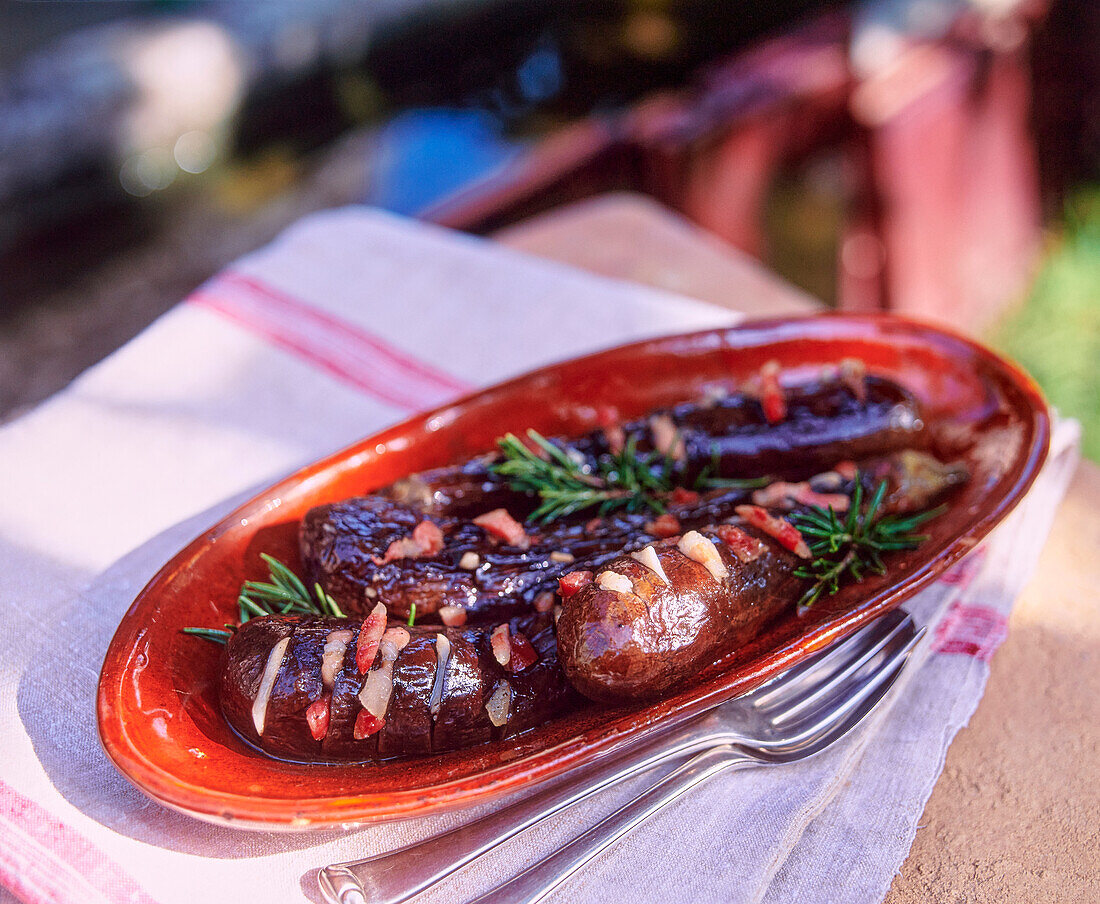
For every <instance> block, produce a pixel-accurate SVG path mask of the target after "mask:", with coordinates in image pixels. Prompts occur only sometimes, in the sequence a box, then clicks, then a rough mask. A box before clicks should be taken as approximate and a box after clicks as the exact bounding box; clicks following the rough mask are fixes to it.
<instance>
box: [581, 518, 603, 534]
mask: <svg viewBox="0 0 1100 904" xmlns="http://www.w3.org/2000/svg"><path fill="white" fill-rule="evenodd" d="M601 524H603V518H598V517H597V518H589V519H588V520H587V521H585V522H584V532H585V533H586V534H590V533H592V531H594V530H599V529H600V525H601Z"/></svg>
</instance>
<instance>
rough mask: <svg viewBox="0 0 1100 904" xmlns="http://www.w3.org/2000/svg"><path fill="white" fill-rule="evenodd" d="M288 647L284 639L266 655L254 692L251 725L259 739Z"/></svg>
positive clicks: (287, 639)
mask: <svg viewBox="0 0 1100 904" xmlns="http://www.w3.org/2000/svg"><path fill="white" fill-rule="evenodd" d="M288 646H290V638H289V637H284V638H283V639H282V640H280V641H279V642H278V643H277V644H275V646H273V647H272V648H271V652H270V653H268V654H267V665H265V666H264V676H263V678H261V679H260V689H259V690H258V691H257V692H256V699H255V700H254V701H253V703H252V724H253V725H255V726H256V734H258V735H260V736H261V737H263V733H264V723H265V722H266V721H267V704H268V701H269V700H270V699H271V692H272V690H274V688H275V679H276V678H278V677H279V666H281V665H282V664H283V658H284V657H285V656H286V648H287V647H288Z"/></svg>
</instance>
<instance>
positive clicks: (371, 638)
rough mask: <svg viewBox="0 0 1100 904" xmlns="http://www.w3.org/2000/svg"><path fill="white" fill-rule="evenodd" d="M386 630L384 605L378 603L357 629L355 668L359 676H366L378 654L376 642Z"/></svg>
mask: <svg viewBox="0 0 1100 904" xmlns="http://www.w3.org/2000/svg"><path fill="white" fill-rule="evenodd" d="M385 630H386V605H385V603H378V604H377V605H375V607H374V608H373V609H372V610H371V613H370V615H368V616H367V618H366V620H365V621H364V622H363V627H361V628H360V629H359V640H358V641H356V644H355V668H356V670H358V672H359V674H360V675H364V674H366V672H367V670H368V669H370V667H371V664H372V663H373V662H374V655H375V653H377V652H378V642H379V641H380V640H381V639H382V634H383V633H384V632H385Z"/></svg>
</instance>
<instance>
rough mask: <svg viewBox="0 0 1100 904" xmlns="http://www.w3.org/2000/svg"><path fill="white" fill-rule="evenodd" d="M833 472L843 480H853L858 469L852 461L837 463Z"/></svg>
mask: <svg viewBox="0 0 1100 904" xmlns="http://www.w3.org/2000/svg"><path fill="white" fill-rule="evenodd" d="M833 470H834V471H836V472H837V474H839V475H840V476H841V477H843V478H844V479H845V480H855V479H856V474H858V473H859V468H857V467H856V463H855V462H854V461H838V462H837V464H836V467H835V468H833Z"/></svg>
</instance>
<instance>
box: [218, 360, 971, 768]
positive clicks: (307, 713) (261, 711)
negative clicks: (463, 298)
mask: <svg viewBox="0 0 1100 904" xmlns="http://www.w3.org/2000/svg"><path fill="white" fill-rule="evenodd" d="M601 414H602V421H603V422H604V426H603V427H602V428H601V429H598V430H596V431H593V432H591V433H589V434H587V435H585V436H581V437H575V438H554V439H551V440H547V439H545V438H543V437H541V436H539V435H538V434H535V433H532V434H531V435H530V436H529V437H528V438H527V440H526V442H523V441H520V440H519V439H517V438H516V437H514V436H511V435H509V436H508V437H505V438H503V439H502V441H501V443H500V450H499V451H498V452H496V453H493V454H490V455H485V456H481V457H478V458H475V459H472V460H470V461H468V462H465V463H463V464H460V465H457V466H453V467H449V468H440V469H435V470H432V471H426V472H422V473H419V474H414V475H411V476H409V477H406V478H404V479H402V480H399V481H398V482H396V483H395V484H392V485H391V486H389V487H387V488H386V489H383V490H380V491H378V492H376V493H374V494H372V495H369V496H359V497H354V498H351V499H347V500H344V501H341V502H336V503H332V504H329V505H322V506H318V507H316V508H314V509H312V510H310V511H309V512H308V513H307V514H306V516H305V517H304V518H303V520H302V522H301V527H300V534H299V539H300V552H301V557H302V562H303V565H304V570H305V578H306V581H305V584H300V583H299V584H297V585H296V586H298V587H300V590H301V593H305V598H306V599H307V600H312V599H313V598H316V600H318V601H319V603H320V606H319V612H320V613H321V614H319V615H295V614H280V613H282V612H283V610H284V609H289V611H290V612H294V611H301V610H300V609H297V610H295V609H294V608H293V607H292V606H290V604H287V605H285V606H284V605H281V604H280V602H279V601H280V599H281V597H280V596H279V593H278V592H274V591H273V592H272V593H271V595H270V599H269V600H268V602H269V606H268V608H267V609H266V610H258V611H273V612H275V613H276V614H271V615H263V616H261V617H255V618H251V619H249V620H247V621H246V622H245V623H244V624H242V625H241V626H240V627H239V628H237V629H235V630H233V631H231V632H229V634H230V636H229V637H228V642H227V644H226V653H225V657H224V665H223V674H222V677H221V702H222V709H223V712H224V714H225V716H226V718H227V719H228V721H229V722H230V724H231V725H232V726H233V727H234V729H235V730H236V731H237V732H238V733H239V734H240V735H241V736H242V737H244V738H245V739H247V740H248V741H249V742H250V743H252V744H254V745H255V746H257V747H259V748H260V749H261V750H263V751H265V752H266V753H268V754H270V755H272V756H276V757H279V758H285V759H289V760H295V761H304V762H337V761H351V762H358V761H371V760H378V759H388V758H392V757H404V756H413V755H418V754H427V753H438V752H443V751H448V750H456V749H461V748H465V747H470V746H473V745H478V744H481V743H484V742H486V741H490V740H496V739H501V738H510V737H514V736H516V735H519V734H522V733H523V732H525V731H526V730H528V729H530V728H533V727H536V726H538V725H541V724H544V723H546V722H547V721H548V720H551V719H554V718H555V717H557V716H560V715H563V714H565V713H568V712H570V711H572V710H574V709H576V708H578V707H579V706H581V705H583V704H584V701H585V698H588V699H590V700H595V701H601V702H604V701H608V702H633V701H642V700H650V699H654V698H657V697H660V696H661V695H664V694H668V693H671V692H674V691H676V690H678V689H679V688H681V687H683V686H685V685H686V684H689V683H691V682H692V681H693V680H695V679H696V678H697V677H698V676H699V675H700V674H705V673H706V670H707V668H708V667H710V666H712V665H713V664H714V663H716V662H718V661H719V660H721V659H722V657H723V656H725V655H727V654H729V653H730V652H731V651H732V650H734V649H735V648H737V647H738V646H740V645H743V644H745V643H746V642H748V641H750V640H751V639H752V638H753V637H754V636H756V634H757V633H758V632H759V631H760V630H761V628H762V627H764V626H765V625H767V624H768V623H769V622H770V621H771V620H773V619H775V618H778V617H779V616H781V615H782V614H784V613H790V612H793V611H795V610H796V609H799V608H802V607H806V606H810V605H812V604H813V603H814V602H815V601H817V600H818V599H819V598H820V597H821V596H822V595H828V594H830V593H832V592H834V591H835V590H836V589H837V588H838V587H839V586H840V585H841V584H842V583H847V582H853V581H858V580H859V579H860V578H861V577H862V576H863V574H865V573H867V572H868V571H875V572H878V573H882V572H883V571H887V573H888V569H889V565H890V560H891V557H892V555H895V554H897V553H898V552H899V551H901V550H906V549H912V548H914V547H916V546H917V545H918V544H919V543H920V541H921V539H922V536H921V535H920V533H919V525H920V524H921V523H922V522H923V521H925V520H928V518H930V517H935V516H936V514H937V510H934V509H932V508H931V507H932V506H933V505H935V504H936V502H938V501H939V499H940V498H941V497H943V496H944V495H945V494H946V493H947V492H948V491H949V490H950V489H951V488H952V487H954V486H957V485H959V484H961V483H962V482H964V481H965V480H966V479H967V474H966V469H965V468H964V467H963V466H962V465H961V464H956V463H952V462H944V461H941V460H940V459H939V458H937V457H936V456H935V455H934V454H932V452H931V451H930V450H931V449H933V447H934V445H935V443H934V442H933V437H932V436H931V435H930V431H929V428H928V426H927V425H926V423H925V420H924V418H923V416H922V412H921V410H920V406H919V404H918V403H917V401H916V400H915V398H914V397H913V396H912V395H911V394H910V393H909V392H907V391H906V390H905V389H904V388H903V387H901V386H900V385H898V384H897V383H895V382H892V381H890V380H888V379H885V378H884V377H880V376H876V375H874V374H868V373H866V372H865V371H864V368H863V366H862V365H861V364H860V362H858V361H853V360H846V361H843V362H841V363H839V364H838V365H837V366H835V367H829V368H826V369H825V370H824V371H823V372H821V373H819V374H817V375H815V376H814V377H813V378H812V379H805V378H801V379H797V380H796V379H793V378H785V377H784V375H783V374H782V373H781V372H780V369H779V366H778V364H775V363H773V362H769V363H768V364H765V365H764V366H763V367H762V368H761V369H760V371H759V373H758V374H757V375H756V376H755V377H754V378H753V379H752V380H750V381H748V383H747V384H746V385H744V386H742V387H741V388H740V391H737V392H733V391H729V390H726V391H715V392H713V393H710V394H708V395H707V397H705V398H703V399H696V400H691V401H686V402H684V403H682V404H678V405H675V406H673V407H671V408H667V409H662V410H657V411H654V412H651V413H650V414H649V415H648V416H646V417H644V418H641V419H638V420H633V421H627V422H619V420H618V419H617V418H616V417H615V412H614V411H606V412H602V413H601ZM274 574H275V572H274V571H273V576H274ZM296 580H297V579H296V578H294V577H293V575H289V576H288V577H287V578H286V581H288V582H290V583H293V582H294V581H296ZM307 584H308V585H309V586H311V587H313V588H314V592H313V594H312V595H311V594H309V593H308V592H306V591H305V586H306V585H307ZM246 586H247V585H246ZM280 586H283V585H282V584H280ZM287 587H289V584H288V585H287ZM277 589H278V588H277ZM290 592H291V596H293V595H294V593H295V592H298V591H290ZM299 595H301V594H300V593H299ZM345 613H346V614H345ZM241 614H242V617H245V616H247V615H248V614H249V611H248V608H247V606H245V603H244V602H242V609H241ZM196 642H198V641H196Z"/></svg>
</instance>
